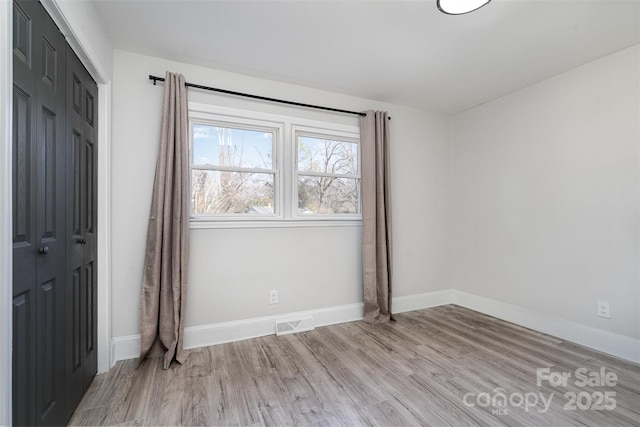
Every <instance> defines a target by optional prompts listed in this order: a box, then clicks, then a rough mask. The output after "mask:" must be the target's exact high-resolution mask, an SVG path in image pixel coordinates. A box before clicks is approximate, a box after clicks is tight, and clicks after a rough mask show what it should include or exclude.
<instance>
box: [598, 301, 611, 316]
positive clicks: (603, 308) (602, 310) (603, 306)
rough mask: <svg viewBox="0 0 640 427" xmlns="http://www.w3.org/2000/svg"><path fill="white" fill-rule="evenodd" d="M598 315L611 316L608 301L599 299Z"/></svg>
mask: <svg viewBox="0 0 640 427" xmlns="http://www.w3.org/2000/svg"><path fill="white" fill-rule="evenodd" d="M598 317H604V318H606V319H610V318H611V308H610V307H609V303H608V302H605V301H598Z"/></svg>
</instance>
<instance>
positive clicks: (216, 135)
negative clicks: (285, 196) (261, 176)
mask: <svg viewBox="0 0 640 427" xmlns="http://www.w3.org/2000/svg"><path fill="white" fill-rule="evenodd" d="M193 164H194V165H209V166H230V167H243V168H262V169H272V167H273V133H271V132H262V131H256V130H247V129H233V128H225V127H218V126H210V125H202V124H194V125H193Z"/></svg>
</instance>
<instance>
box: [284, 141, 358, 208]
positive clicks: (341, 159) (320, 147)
mask: <svg viewBox="0 0 640 427" xmlns="http://www.w3.org/2000/svg"><path fill="white" fill-rule="evenodd" d="M295 138H296V156H297V168H296V169H297V170H296V185H297V195H298V214H301V215H307V214H320V215H331V214H333V215H357V214H359V213H360V168H359V165H358V151H359V150H358V142H357V141H356V140H351V141H350V140H346V138H339V137H335V136H330V135H319V134H309V133H306V132H304V131H296V133H295Z"/></svg>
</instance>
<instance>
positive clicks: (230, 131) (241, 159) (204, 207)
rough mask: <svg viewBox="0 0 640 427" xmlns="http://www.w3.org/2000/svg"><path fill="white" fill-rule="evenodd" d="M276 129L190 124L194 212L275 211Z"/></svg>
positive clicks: (202, 214) (254, 213) (253, 213)
mask: <svg viewBox="0 0 640 427" xmlns="http://www.w3.org/2000/svg"><path fill="white" fill-rule="evenodd" d="M277 134H278V131H277V129H274V128H252V127H245V126H242V125H241V124H240V125H238V124H225V123H216V122H192V123H191V195H192V202H191V212H192V216H194V217H206V216H225V215H226V216H234V217H237V216H238V215H251V216H264V215H271V216H273V215H276V214H278V213H279V209H278V206H277V190H276V186H277V184H278V175H279V173H278V170H277V168H276V165H277V162H276V151H277V150H276V141H277Z"/></svg>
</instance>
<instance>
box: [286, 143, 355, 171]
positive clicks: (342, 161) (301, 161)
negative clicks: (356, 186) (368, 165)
mask: <svg viewBox="0 0 640 427" xmlns="http://www.w3.org/2000/svg"><path fill="white" fill-rule="evenodd" d="M298 170H299V171H301V172H323V173H336V174H349V175H357V173H358V144H356V143H353V142H345V141H334V140H330V139H321V138H312V137H309V136H299V137H298Z"/></svg>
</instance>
